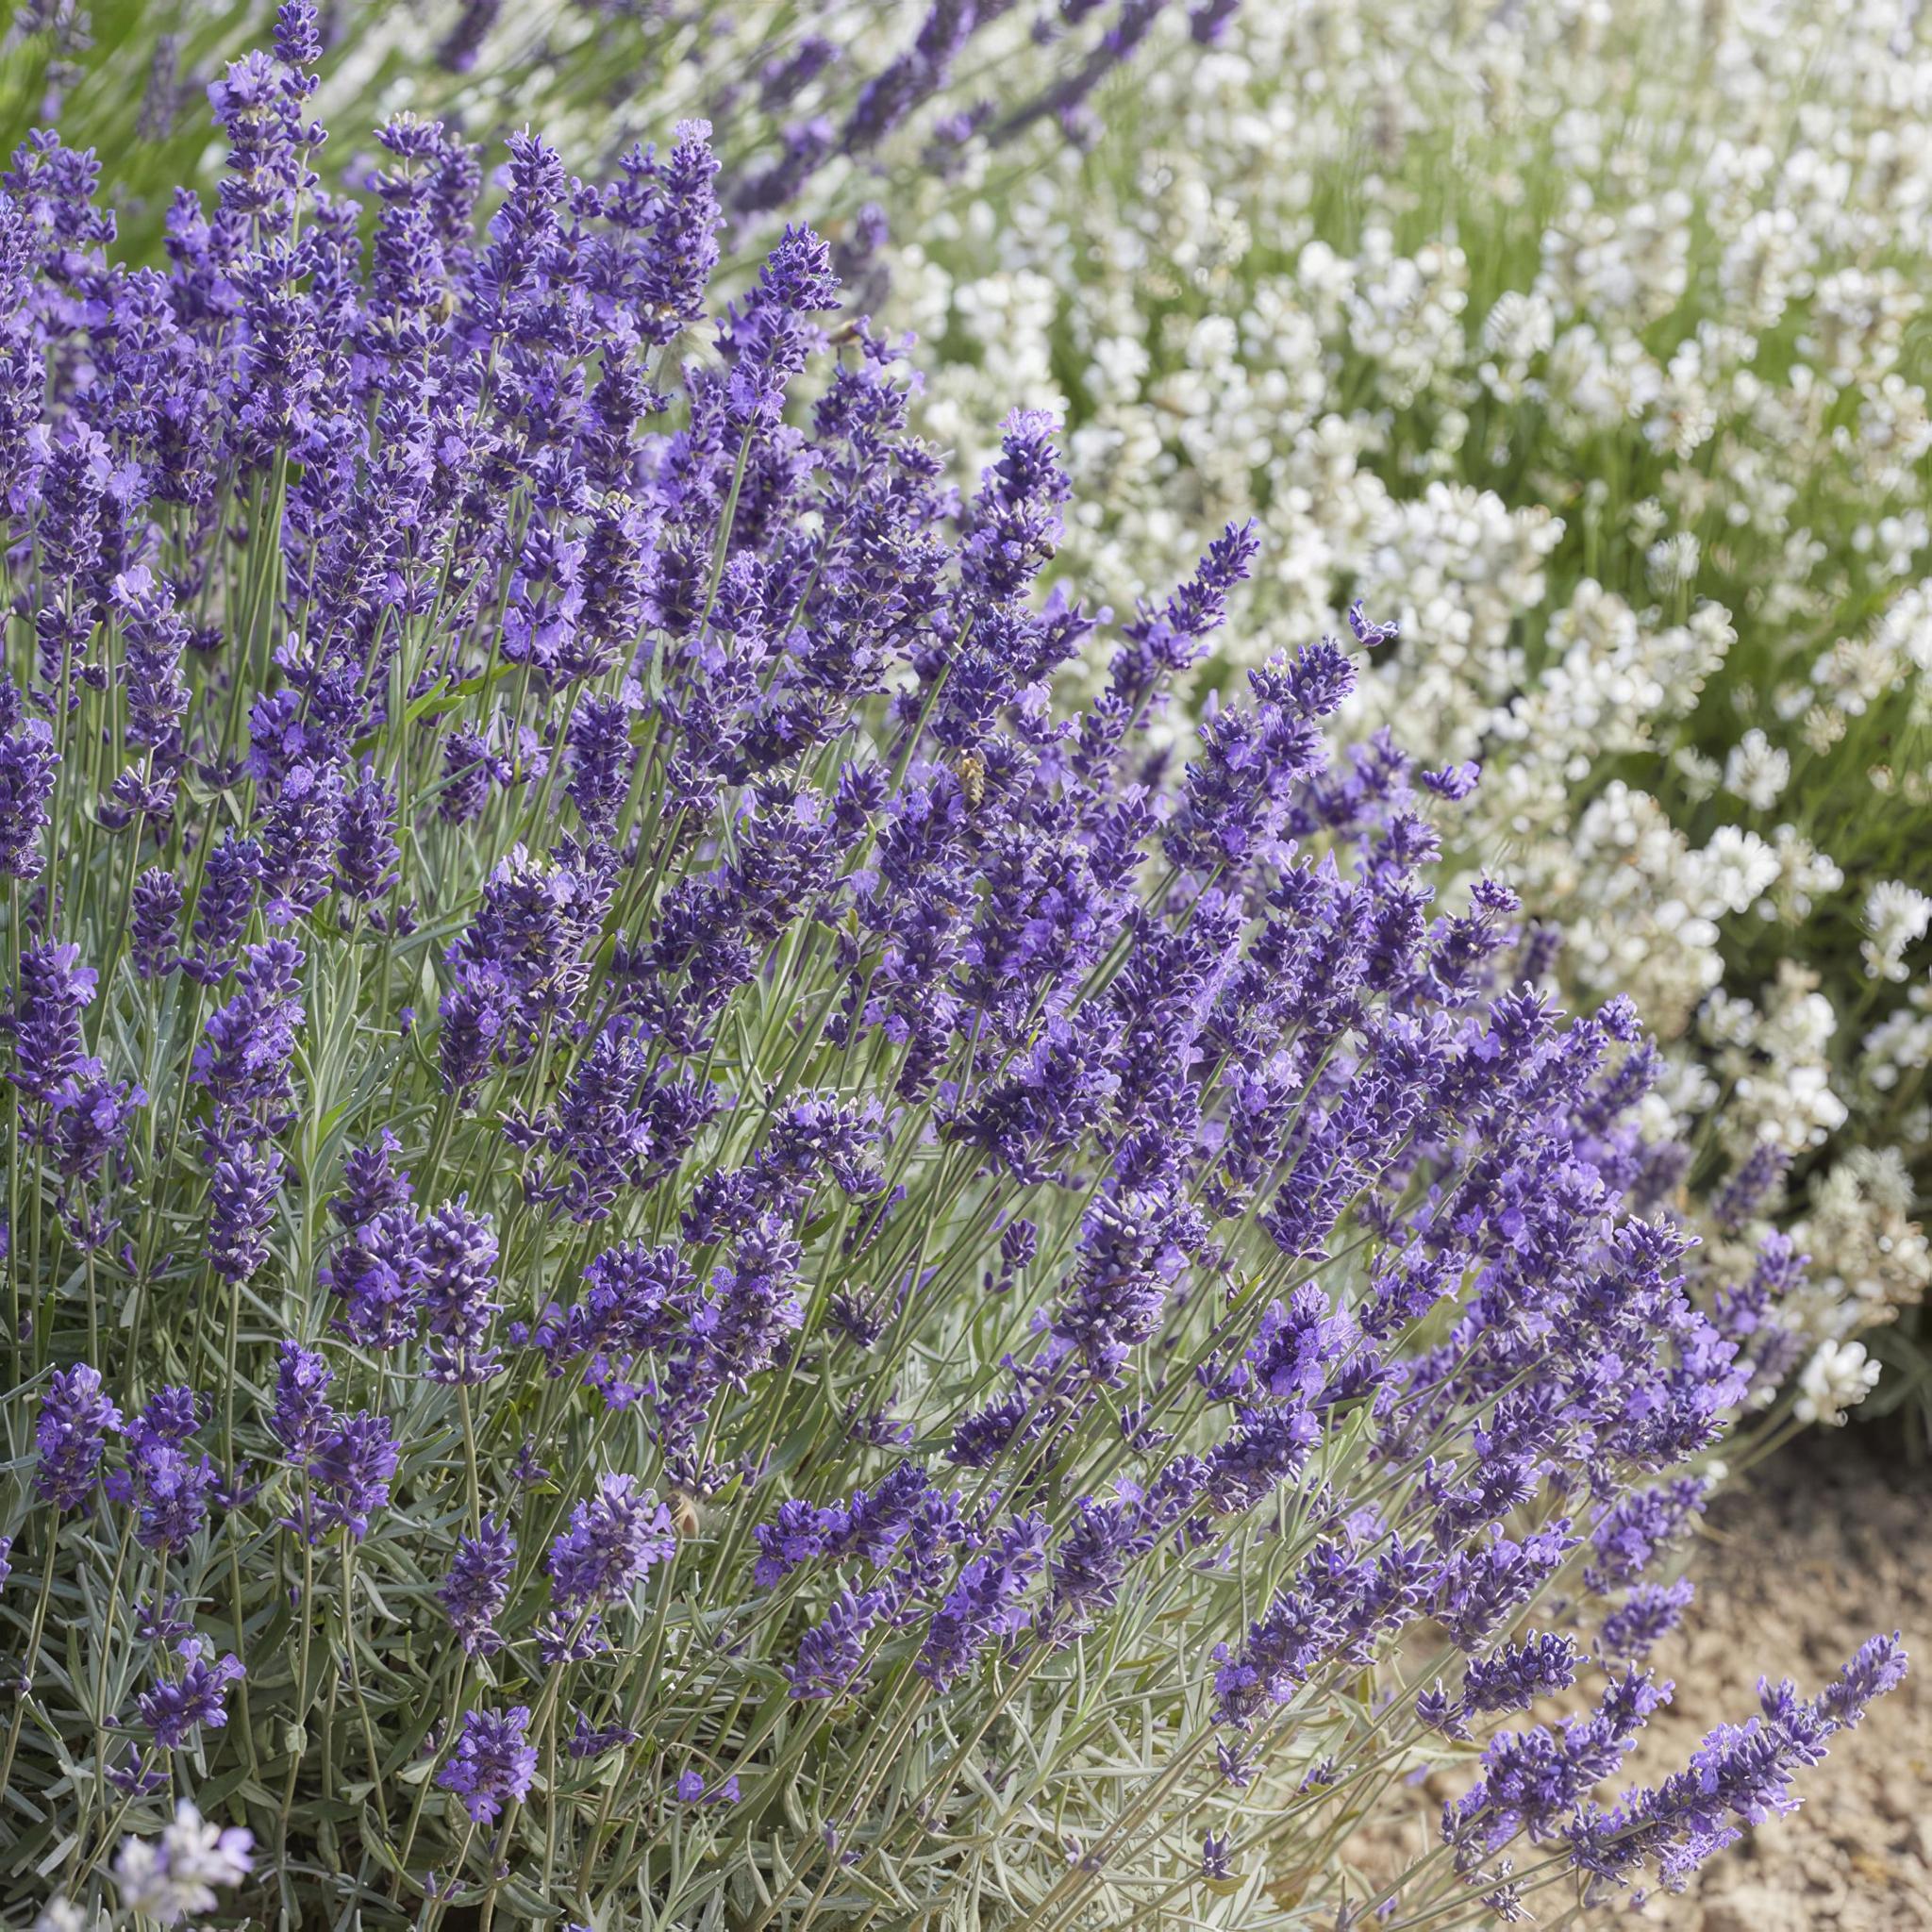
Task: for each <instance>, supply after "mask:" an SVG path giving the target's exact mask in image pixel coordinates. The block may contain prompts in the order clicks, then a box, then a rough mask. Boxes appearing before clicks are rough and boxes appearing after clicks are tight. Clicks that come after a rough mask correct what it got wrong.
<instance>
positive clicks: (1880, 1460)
mask: <svg viewBox="0 0 1932 1932" xmlns="http://www.w3.org/2000/svg"><path fill="white" fill-rule="evenodd" d="M1879 1441H1882V1438H1881V1437H1880V1436H1879V1435H1878V1433H1877V1432H1876V1431H1867V1430H1864V1429H1861V1428H1858V1427H1857V1426H1853V1427H1849V1428H1846V1429H1844V1430H1834V1431H1830V1432H1823V1431H1817V1430H1814V1431H1812V1432H1811V1434H1810V1435H1809V1436H1808V1437H1807V1438H1803V1439H1801V1440H1799V1441H1797V1442H1795V1443H1793V1444H1792V1445H1790V1447H1789V1448H1787V1449H1785V1450H1784V1451H1783V1452H1782V1453H1780V1454H1779V1455H1778V1456H1776V1457H1774V1458H1773V1459H1772V1460H1771V1461H1769V1462H1768V1463H1765V1464H1763V1465H1761V1466H1760V1467H1759V1468H1757V1469H1756V1470H1753V1471H1752V1472H1750V1473H1749V1474H1746V1475H1740V1476H1737V1477H1734V1478H1733V1479H1732V1480H1731V1482H1730V1483H1729V1484H1727V1485H1726V1486H1725V1488H1724V1490H1723V1491H1721V1492H1720V1493H1719V1495H1718V1497H1717V1498H1716V1499H1715V1500H1714V1501H1713V1503H1712V1505H1711V1507H1710V1510H1709V1513H1708V1515H1707V1517H1706V1519H1705V1521H1704V1524H1703V1525H1702V1528H1701V1532H1700V1536H1699V1539H1698V1542H1697V1544H1696V1547H1695V1551H1694V1554H1693V1556H1692V1558H1691V1570H1690V1574H1691V1576H1692V1577H1693V1578H1694V1579H1695V1581H1696V1584H1697V1597H1696V1600H1695V1602H1694V1603H1693V1604H1692V1606H1691V1610H1690V1613H1689V1615H1688V1617H1687V1619H1686V1627H1685V1628H1684V1629H1682V1630H1680V1631H1678V1632H1677V1633H1675V1634H1674V1636H1672V1637H1671V1638H1669V1639H1668V1640H1666V1641H1664V1642H1663V1643H1660V1644H1658V1645H1657V1649H1656V1650H1655V1651H1654V1652H1653V1653H1652V1656H1651V1657H1650V1662H1651V1663H1652V1664H1653V1665H1654V1666H1655V1668H1656V1670H1657V1675H1658V1676H1659V1677H1660V1678H1667V1679H1669V1680H1671V1681H1672V1682H1673V1683H1674V1685H1675V1687H1676V1689H1675V1695H1674V1700H1673V1702H1672V1704H1671V1705H1670V1706H1669V1707H1667V1708H1666V1709H1663V1710H1660V1711H1658V1712H1657V1714H1656V1715H1655V1716H1654V1717H1653V1718H1652V1719H1651V1720H1650V1723H1649V1724H1647V1725H1646V1726H1645V1728H1644V1733H1643V1736H1642V1739H1641V1741H1640V1743H1639V1747H1638V1749H1637V1751H1636V1752H1635V1753H1634V1754H1633V1756H1632V1757H1631V1759H1630V1761H1629V1763H1628V1764H1627V1765H1626V1766H1625V1767H1624V1774H1622V1775H1620V1776H1619V1778H1618V1779H1617V1780H1616V1783H1615V1784H1614V1785H1612V1786H1607V1787H1606V1788H1605V1790H1604V1791H1603V1792H1602V1793H1601V1794H1600V1795H1601V1796H1602V1798H1603V1799H1604V1801H1605V1802H1613V1801H1614V1800H1615V1798H1616V1797H1617V1795H1618V1794H1619V1791H1620V1790H1622V1789H1624V1787H1626V1786H1627V1785H1628V1784H1629V1783H1631V1782H1641V1783H1645V1784H1653V1783H1656V1782H1657V1780H1658V1779H1660V1778H1662V1777H1665V1776H1667V1775H1669V1774H1670V1773H1672V1772H1673V1771H1675V1770H1678V1769H1680V1768H1681V1767H1682V1766H1683V1764H1684V1763H1685V1761H1686V1760H1687V1759H1688V1758H1689V1757H1690V1756H1691V1753H1692V1752H1693V1751H1694V1750H1696V1748H1697V1746H1698V1744H1699V1743H1700V1741H1701V1740H1703V1738H1704V1737H1705V1736H1706V1735H1707V1733H1708V1732H1709V1731H1710V1730H1711V1729H1712V1728H1713V1727H1714V1726H1715V1725H1717V1724H1725V1723H1730V1724H1742V1723H1744V1722H1746V1721H1747V1720H1748V1719H1749V1718H1750V1717H1751V1716H1752V1715H1753V1714H1754V1713H1755V1712H1756V1711H1757V1681H1758V1679H1759V1677H1761V1676H1771V1677H1774V1678H1775V1677H1783V1676H1790V1677H1792V1678H1794V1679H1795V1680H1796V1682H1797V1684H1798V1688H1799V1690H1800V1691H1802V1692H1803V1693H1805V1694H1806V1695H1810V1694H1812V1693H1813V1692H1815V1691H1819V1690H1820V1689H1822V1688H1823V1687H1824V1684H1826V1683H1827V1682H1829V1681H1830V1680H1831V1678H1833V1677H1834V1676H1836V1675H1837V1674H1838V1671H1839V1668H1840V1665H1841V1664H1843V1663H1844V1661H1845V1660H1846V1659H1847V1658H1848V1657H1851V1656H1852V1654H1853V1653H1854V1652H1855V1651H1856V1650H1857V1647H1858V1645H1859V1644H1860V1643H1862V1642H1863V1641H1865V1639H1866V1638H1867V1637H1869V1636H1871V1635H1872V1634H1873V1633H1874V1631H1880V1630H1883V1631H1891V1630H1897V1631H1899V1632H1900V1633H1901V1634H1902V1636H1903V1638H1904V1640H1905V1643H1906V1647H1907V1651H1908V1652H1909V1654H1910V1657H1911V1669H1910V1672H1909V1674H1907V1679H1906V1681H1905V1683H1904V1684H1903V1685H1901V1686H1900V1687H1899V1689H1898V1690H1896V1691H1893V1692H1892V1693H1891V1694H1890V1696H1889V1697H1885V1698H1881V1699H1880V1700H1879V1701H1878V1703H1877V1704H1875V1705H1874V1707H1872V1710H1871V1712H1870V1713H1869V1714H1868V1716H1867V1717H1866V1719H1865V1721H1864V1722H1863V1723H1862V1724H1860V1725H1859V1726H1858V1727H1857V1729H1856V1730H1853V1731H1851V1732H1849V1733H1841V1734H1840V1736H1839V1737H1838V1739H1837V1740H1835V1748H1834V1749H1833V1751H1832V1754H1831V1756H1830V1757H1828V1758H1827V1759H1826V1760H1825V1761H1824V1763H1823V1764H1821V1765H1817V1766H1814V1767H1813V1768H1812V1769H1811V1770H1810V1771H1808V1772H1806V1773H1804V1774H1802V1775H1801V1779H1800V1782H1799V1785H1798V1795H1799V1797H1800V1798H1801V1799H1802V1805H1801V1808H1800V1809H1798V1810H1797V1811H1795V1812H1793V1813H1791V1814H1790V1816H1788V1817H1783V1818H1774V1819H1772V1820H1769V1821H1768V1822H1767V1823H1765V1824H1762V1825H1760V1826H1758V1827H1757V1829H1756V1830H1755V1831H1753V1832H1750V1833H1748V1834H1747V1835H1746V1836H1745V1837H1744V1838H1743V1839H1742V1840H1740V1842H1739V1843H1738V1844H1736V1845H1734V1846H1732V1847H1731V1848H1730V1849H1729V1850H1728V1851H1726V1852H1724V1854H1722V1855H1721V1856H1719V1857H1716V1858H1713V1859H1712V1860H1711V1861H1710V1862H1709V1864H1707V1866H1705V1867H1704V1869H1703V1870H1702V1871H1701V1872H1700V1873H1699V1874H1697V1876H1696V1878H1695V1879H1693V1881H1692V1882H1691V1888H1690V1890H1687V1891H1686V1892H1684V1893H1683V1894H1681V1895H1678V1896H1672V1895H1670V1894H1667V1893H1653V1894H1652V1895H1651V1896H1650V1897H1649V1898H1648V1900H1647V1901H1646V1902H1645V1903H1644V1904H1643V1905H1642V1906H1641V1907H1639V1908H1638V1909H1636V1910H1634V1911H1633V1910H1632V1908H1631V1904H1630V1900H1629V1896H1628V1895H1627V1894H1625V1895H1624V1898H1622V1899H1621V1900H1620V1901H1619V1902H1618V1903H1617V1904H1616V1905H1614V1906H1607V1907H1603V1908H1601V1909H1599V1910H1598V1911H1596V1912H1594V1913H1592V1914H1591V1915H1589V1918H1588V1920H1587V1921H1585V1922H1583V1923H1588V1924H1597V1925H1602V1926H1606V1927H1608V1926H1613V1925H1616V1924H1625V1925H1637V1926H1644V1927H1651V1926H1660V1927H1669V1928H1671V1932H1932V1471H1928V1470H1925V1469H1907V1468H1905V1467H1902V1466H1900V1465H1899V1464H1898V1463H1897V1462H1896V1461H1895V1460H1892V1459H1889V1458H1888V1457H1885V1456H1884V1455H1883V1454H1882V1453H1881V1452H1880V1451H1879V1450H1878V1449H1877V1448H1876V1447H1874V1444H1876V1443H1878V1442H1879ZM1571 1709H1574V1700H1565V1701H1564V1702H1563V1703H1562V1704H1560V1705H1553V1706H1552V1707H1551V1708H1550V1709H1549V1710H1539V1711H1538V1712H1537V1713H1535V1714H1536V1716H1538V1717H1539V1718H1541V1719H1544V1720H1545V1721H1550V1720H1553V1719H1554V1718H1556V1717H1557V1716H1560V1715H1562V1714H1563V1713H1564V1712H1565V1711H1567V1710H1571ZM1468 1783H1469V1778H1468V1776H1467V1774H1452V1773H1450V1772H1448V1770H1447V1768H1446V1767H1445V1768H1444V1769H1442V1770H1440V1771H1436V1772H1431V1773H1430V1774H1428V1775H1427V1776H1426V1777H1425V1778H1424V1779H1423V1780H1421V1782H1420V1786H1419V1788H1417V1787H1415V1786H1411V1787H1410V1788H1409V1789H1407V1790H1403V1791H1402V1792H1401V1793H1400V1794H1399V1795H1396V1796H1394V1797H1393V1800H1392V1802H1391V1806H1390V1807H1389V1808H1388V1810H1386V1811H1385V1812H1384V1813H1383V1814H1382V1815H1381V1816H1379V1817H1378V1818H1376V1819H1375V1820H1374V1821H1372V1822H1371V1823H1370V1824H1367V1825H1365V1826H1364V1828H1363V1829H1362V1831H1361V1832H1360V1833H1358V1834H1357V1837H1356V1838H1355V1840H1352V1841H1351V1844H1350V1848H1349V1850H1350V1856H1351V1857H1352V1858H1354V1859H1356V1860H1357V1869H1359V1870H1361V1871H1362V1872H1363V1873H1364V1874H1366V1875H1367V1877H1368V1878H1369V1880H1370V1882H1372V1883H1374V1882H1379V1881H1380V1880H1382V1879H1385V1878H1386V1877H1388V1876H1389V1875H1390V1874H1392V1873H1394V1872H1397V1871H1400V1870H1401V1869H1402V1867H1403V1866H1404V1865H1406V1864H1407V1863H1408V1862H1410V1861H1411V1860H1412V1859H1414V1858H1415V1857H1418V1856H1420V1855H1421V1854H1422V1853H1424V1852H1425V1851H1427V1850H1428V1849H1429V1848H1430V1847H1431V1846H1432V1844H1433V1843H1434V1842H1435V1832H1436V1826H1435V1820H1436V1819H1437V1818H1438V1817H1439V1816H1440V1814H1441V1804H1442V1801H1443V1800H1444V1799H1445V1798H1449V1797H1452V1796H1454V1795H1457V1794H1458V1793H1459V1792H1460V1791H1461V1790H1463V1789H1464V1788H1465V1787H1466V1786H1467V1784H1468ZM1566 1890H1567V1888H1563V1887H1556V1888H1552V1889H1551V1890H1549V1891H1547V1892H1544V1893H1542V1894H1541V1897H1539V1898H1533V1899H1531V1900H1530V1901H1529V1902H1528V1903H1529V1904H1530V1906H1531V1907H1532V1910H1533V1911H1534V1912H1535V1917H1536V1919H1539V1920H1542V1921H1544V1922H1550V1923H1554V1922H1563V1923H1567V1924H1571V1925H1572V1926H1576V1925H1578V1923H1579V1922H1577V1921H1575V1920H1569V1921H1565V1919H1564V1893H1565V1892H1566ZM1537 1907H1541V1910H1537V1909H1536V1908H1537Z"/></svg>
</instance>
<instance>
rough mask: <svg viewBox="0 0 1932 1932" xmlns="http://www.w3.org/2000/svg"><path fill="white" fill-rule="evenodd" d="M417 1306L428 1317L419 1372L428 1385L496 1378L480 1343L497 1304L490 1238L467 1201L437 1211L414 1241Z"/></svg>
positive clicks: (498, 1368)
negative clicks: (418, 1291)
mask: <svg viewBox="0 0 1932 1932" xmlns="http://www.w3.org/2000/svg"><path fill="white" fill-rule="evenodd" d="M415 1252H416V1258H417V1259H418V1261H419V1262H420V1264H421V1267H422V1271H423V1273H422V1280H423V1289H422V1296H423V1306H424V1307H425V1309H426V1310H427V1312H428V1316H429V1346H428V1348H427V1349H426V1351H425V1355H424V1373H425V1374H426V1375H427V1376H428V1377H429V1378H430V1380H431V1381H434V1382H466V1383H477V1382H487V1381H489V1380H490V1379H491V1377H492V1376H494V1375H498V1374H502V1372H503V1363H502V1360H501V1358H500V1357H499V1356H498V1354H497V1352H496V1350H494V1349H493V1348H489V1347H486V1346H485V1345H484V1341H485V1338H486V1337H487V1336H488V1334H489V1332H490V1324H491V1319H492V1318H493V1317H494V1316H495V1314H496V1313H497V1311H498V1308H499V1307H500V1306H501V1305H500V1304H499V1303H497V1302H496V1301H494V1300H493V1299H492V1297H493V1295H494V1294H495V1292H496V1236H495V1234H494V1232H493V1231H492V1230H491V1225H490V1222H489V1219H488V1217H487V1216H484V1215H477V1214H472V1213H471V1212H470V1210H469V1207H468V1197H467V1196H465V1195H458V1197H457V1199H456V1200H454V1201H451V1202H447V1203H445V1204H444V1205H443V1206H442V1207H441V1208H437V1209H436V1210H435V1212H434V1213H432V1214H430V1215H429V1216H428V1217H427V1218H426V1219H425V1221H424V1223H423V1225H422V1228H421V1230H420V1231H419V1233H418V1235H417V1240H416V1248H415Z"/></svg>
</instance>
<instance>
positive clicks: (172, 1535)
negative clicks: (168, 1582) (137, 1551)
mask: <svg viewBox="0 0 1932 1932" xmlns="http://www.w3.org/2000/svg"><path fill="white" fill-rule="evenodd" d="M195 1411H196V1404H195V1399H194V1395H193V1392H192V1391H191V1390H188V1389H182V1388H170V1389H163V1390H161V1391H159V1392H158V1393H157V1394H156V1395H155V1396H153V1397H152V1398H151V1399H150V1401H149V1402H148V1404H147V1406H146V1407H144V1408H143V1409H142V1411H141V1413H140V1414H139V1415H137V1416H136V1417H134V1419H133V1420H132V1421H131V1422H129V1423H128V1424H127V1430H126V1434H127V1468H126V1469H125V1471H117V1472H116V1473H115V1474H112V1475H110V1476H109V1477H108V1481H107V1486H106V1487H107V1491H108V1495H109V1496H110V1497H111V1498H112V1499H113V1500H114V1501H115V1502H117V1503H122V1504H125V1505H128V1506H130V1507H133V1508H134V1510H135V1511H136V1512H137V1514H136V1524H135V1531H134V1540H135V1541H136V1542H138V1543H139V1544H140V1545H141V1546H142V1548H143V1549H147V1550H163V1551H169V1552H178V1551H181V1550H185V1549H186V1548H187V1547H188V1545H189V1544H190V1543H191V1542H192V1541H193V1540H194V1537H195V1535H196V1533H197V1532H198V1531H199V1530H200V1529H201V1528H202V1526H203V1525H204V1524H206V1523H207V1521H208V1495H209V1492H210V1491H212V1489H213V1488H214V1485H215V1466H214V1463H213V1462H212V1461H211V1460H210V1459H209V1458H208V1457H207V1456H205V1455H203V1456H195V1455H191V1454H190V1453H189V1452H188V1450H187V1448H186V1444H187V1441H188V1439H189V1437H190V1436H192V1434H193V1433H194V1431H195V1428H196V1427H197V1425H198V1418H197V1416H196V1412H195Z"/></svg>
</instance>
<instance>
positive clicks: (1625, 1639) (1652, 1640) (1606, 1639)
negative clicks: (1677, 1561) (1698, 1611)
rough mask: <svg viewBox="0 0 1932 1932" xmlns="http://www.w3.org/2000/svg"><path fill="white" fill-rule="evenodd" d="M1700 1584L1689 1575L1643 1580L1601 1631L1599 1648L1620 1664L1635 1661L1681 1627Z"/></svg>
mask: <svg viewBox="0 0 1932 1932" xmlns="http://www.w3.org/2000/svg"><path fill="white" fill-rule="evenodd" d="M1695 1593H1696V1586H1695V1585H1694V1584H1692V1582H1691V1579H1690V1578H1689V1577H1688V1576H1682V1577H1679V1578H1678V1579H1677V1581H1676V1582H1675V1583H1670V1584H1659V1583H1640V1584H1639V1585H1638V1586H1637V1587H1636V1588H1635V1589H1634V1590H1632V1591H1631V1592H1630V1594H1629V1595H1628V1596H1627V1597H1625V1598H1624V1601H1623V1603H1622V1604H1620V1605H1619V1606H1618V1607H1616V1608H1615V1609H1614V1610H1612V1611H1611V1612H1610V1613H1609V1615H1608V1616H1607V1617H1606V1618H1605V1619H1604V1621H1603V1626H1602V1628H1601V1629H1599V1630H1598V1632H1597V1639H1596V1642H1597V1649H1598V1650H1599V1651H1600V1652H1602V1654H1603V1655H1604V1656H1605V1657H1607V1658H1609V1659H1610V1660H1611V1661H1612V1662H1617V1663H1634V1662H1637V1661H1639V1660H1641V1658H1642V1657H1644V1656H1645V1655H1647V1654H1648V1652H1649V1651H1650V1649H1651V1647H1652V1645H1654V1644H1656V1643H1657V1642H1659V1641H1661V1640H1662V1639H1663V1638H1665V1637H1667V1636H1668V1635H1669V1634H1670V1633H1671V1632H1672V1631H1673V1630H1674V1629H1675V1628H1676V1627H1677V1624H1678V1623H1679V1622H1680V1621H1681V1620H1682V1618H1683V1615H1684V1612H1685V1611H1686V1610H1687V1609H1689V1608H1690V1607H1691V1598H1692V1596H1693V1595H1695Z"/></svg>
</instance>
